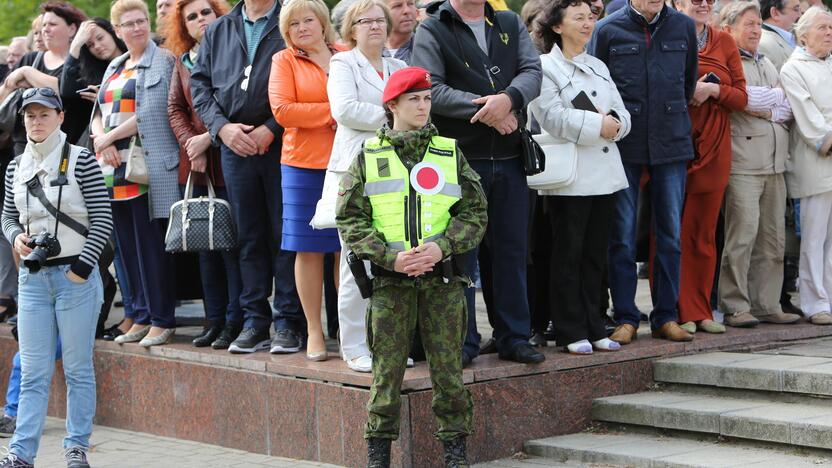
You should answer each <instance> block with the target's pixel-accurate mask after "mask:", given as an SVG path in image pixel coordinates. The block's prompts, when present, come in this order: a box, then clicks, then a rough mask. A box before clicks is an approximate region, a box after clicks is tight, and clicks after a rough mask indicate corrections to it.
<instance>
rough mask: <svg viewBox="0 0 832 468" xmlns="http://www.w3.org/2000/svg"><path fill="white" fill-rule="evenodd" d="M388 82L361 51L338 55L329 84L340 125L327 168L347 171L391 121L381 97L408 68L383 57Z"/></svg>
mask: <svg viewBox="0 0 832 468" xmlns="http://www.w3.org/2000/svg"><path fill="white" fill-rule="evenodd" d="M382 61H383V63H384V79H382V78H381V77H380V76H379V75H378V72H376V70H375V68H373V65H372V64H371V63H370V61H369V60H367V58H366V57H364V54H362V53H361V51H360V50H358V48H357V47H356V48H354V49H352V50H350V51H347V52H341V53H338V54H335V55H334V56H333V57H332V60H331V61H330V63H329V79H328V81H327V85H326V91H327V95H328V96H329V107H330V109H331V112H332V118H333V119H335V121H336V122H337V123H338V129H337V130H336V131H335V141H334V142H333V144H332V155H331V156H330V158H329V165H328V166H327V169H328V170H330V171H333V172H346V171H347V170H348V169H349V167H350V164H352V161H353V159H355V156H356V155H357V154H358V152H359V151H360V150H361V145H362V144H363V143H364V140H366V139H368V138H372V137H374V136H375V131H376V130H377V129H379V128H381V126H382V125H384V123H385V122H386V121H387V118H386V117H385V116H384V108H383V107H382V105H381V104H382V103H381V96H382V94H383V93H384V85H385V83H387V79H388V78H390V75H391V74H392V73H393V72H395V71H396V70H399V69H401V68H404V67H406V66H407V64H405V63H404V62H402V61H401V60H397V59H394V58H390V57H384V58H382Z"/></svg>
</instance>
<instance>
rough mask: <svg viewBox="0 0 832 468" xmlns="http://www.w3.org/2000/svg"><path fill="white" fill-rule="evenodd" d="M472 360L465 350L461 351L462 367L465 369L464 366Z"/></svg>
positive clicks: (468, 364)
mask: <svg viewBox="0 0 832 468" xmlns="http://www.w3.org/2000/svg"><path fill="white" fill-rule="evenodd" d="M472 362H474V358H472V357H471V356H469V355H468V353H466V352H465V351H463V352H462V368H463V369H465V368H466V367H468V366H470V365H471V363H472Z"/></svg>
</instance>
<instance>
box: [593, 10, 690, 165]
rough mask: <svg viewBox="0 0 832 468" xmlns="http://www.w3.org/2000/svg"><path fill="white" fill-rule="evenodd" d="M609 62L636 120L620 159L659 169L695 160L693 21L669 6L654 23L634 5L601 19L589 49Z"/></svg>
mask: <svg viewBox="0 0 832 468" xmlns="http://www.w3.org/2000/svg"><path fill="white" fill-rule="evenodd" d="M587 50H588V51H589V53H590V54H592V55H594V56H596V57H598V58H599V59H601V61H603V62H604V63H606V64H607V67H608V68H609V70H610V76H611V77H612V79H613V81H614V82H615V84H616V86H618V91H619V92H620V93H621V97H622V98H623V100H624V106H625V107H626V108H627V110H628V111H629V112H630V116H631V117H632V129H631V130H630V134H629V135H628V136H627V137H626V138H624V139H623V140H621V141H620V142H618V148H619V149H620V150H621V159H622V161H624V162H625V163H630V164H649V165H658V164H666V163H671V162H679V161H688V160H691V159H693V156H694V153H693V140H692V139H691V123H690V117H689V116H688V102H690V100H691V98H692V97H693V92H694V90H695V89H696V80H697V78H698V77H697V61H698V58H697V47H696V29H695V27H694V24H693V20H691V19H690V18H688V17H687V16H685V15H683V14H682V13H679V12H677V11H676V10H674V9H672V8H668V7H667V6H665V7H664V8H663V9H662V11H661V13H659V19H658V21H656V23H654V24H652V25H650V24H648V23H647V21H646V20H645V19H644V17H642V16H641V15H639V14H638V13H636V12H635V11H634V10H633V9H632V8H631V7H630V6H629V5H627V6H626V7H624V8H622V9H620V10H618V11H616V12H615V13H613V14H612V15H610V16H607V17H606V18H604V19H603V20H601V21H600V22H599V23H598V25H597V26H596V27H595V31H594V32H593V34H592V39H591V40H590V43H589V45H588V47H587Z"/></svg>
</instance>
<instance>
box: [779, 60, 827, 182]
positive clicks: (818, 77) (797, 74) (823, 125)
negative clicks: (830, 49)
mask: <svg viewBox="0 0 832 468" xmlns="http://www.w3.org/2000/svg"><path fill="white" fill-rule="evenodd" d="M830 76H832V56H830V57H827V58H826V59H825V60H821V59H819V58H817V57H815V56H814V55H812V54H810V53H808V52H806V51H805V50H804V49H803V48H802V47H798V48H796V49H795V50H794V52H792V55H791V57H789V60H788V61H787V62H786V64H785V65H783V68H782V69H781V70H780V82H781V83H782V85H783V90H784V91H785V92H786V97H787V98H788V99H789V104H790V105H791V106H792V113H794V125H793V126H792V131H791V138H790V148H789V154H790V155H791V158H789V159H788V160H787V161H786V186H787V187H788V189H789V196H790V197H792V198H803V197H809V196H812V195H818V194H821V193H824V192H829V191H832V156H829V155H827V153H828V152H829V150H830V148H832V87H830V86H829V77H830Z"/></svg>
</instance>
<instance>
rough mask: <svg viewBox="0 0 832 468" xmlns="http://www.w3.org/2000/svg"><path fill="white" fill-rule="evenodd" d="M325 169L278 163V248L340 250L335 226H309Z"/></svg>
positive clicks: (296, 250) (307, 250)
mask: <svg viewBox="0 0 832 468" xmlns="http://www.w3.org/2000/svg"><path fill="white" fill-rule="evenodd" d="M325 174H326V170H325V169H303V168H299V167H292V166H287V165H285V164H281V165H280V177H281V180H280V184H281V186H282V190H283V236H282V237H281V240H280V248H281V249H283V250H287V251H290V252H322V253H328V252H340V251H341V242H340V241H339V240H338V230H337V229H320V230H319V229H312V226H310V225H309V221H311V220H312V216H313V215H314V214H315V206H316V205H317V203H318V200H320V198H321V192H322V191H323V189H324V175H325Z"/></svg>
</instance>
